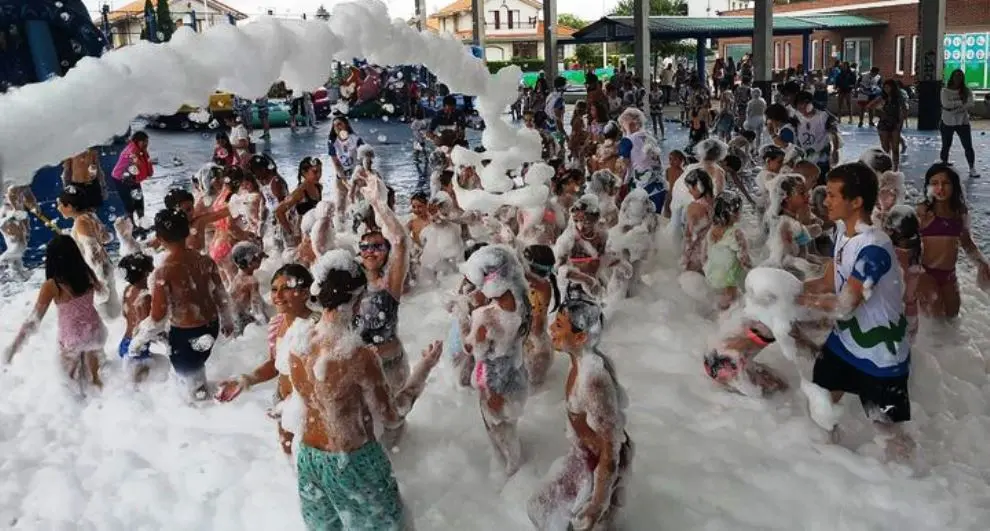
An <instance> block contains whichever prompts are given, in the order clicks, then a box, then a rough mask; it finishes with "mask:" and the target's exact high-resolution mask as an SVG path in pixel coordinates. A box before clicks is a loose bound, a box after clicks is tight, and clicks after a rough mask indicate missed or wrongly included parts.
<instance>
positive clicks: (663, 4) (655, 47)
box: [611, 0, 695, 57]
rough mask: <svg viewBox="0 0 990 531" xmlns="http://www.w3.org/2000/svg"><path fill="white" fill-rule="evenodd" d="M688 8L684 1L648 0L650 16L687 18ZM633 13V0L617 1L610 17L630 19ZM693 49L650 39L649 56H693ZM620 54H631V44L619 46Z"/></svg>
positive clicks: (690, 46)
mask: <svg viewBox="0 0 990 531" xmlns="http://www.w3.org/2000/svg"><path fill="white" fill-rule="evenodd" d="M687 9H688V6H687V2H685V1H684V0H650V16H687V13H688V11H687ZM634 12H635V0H619V3H618V4H616V5H615V9H613V10H612V13H611V14H612V15H615V16H622V17H631V16H633V14H634ZM694 50H695V47H694V46H693V45H690V44H684V43H682V42H681V41H660V40H657V39H650V55H654V56H657V55H658V56H660V57H671V56H681V55H687V56H693V55H694ZM619 52H620V53H624V54H627V53H633V45H632V43H622V44H621V45H619Z"/></svg>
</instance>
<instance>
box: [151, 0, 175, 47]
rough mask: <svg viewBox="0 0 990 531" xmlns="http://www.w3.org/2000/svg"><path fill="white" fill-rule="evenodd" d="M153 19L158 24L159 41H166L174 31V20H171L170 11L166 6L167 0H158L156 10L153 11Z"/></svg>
mask: <svg viewBox="0 0 990 531" xmlns="http://www.w3.org/2000/svg"><path fill="white" fill-rule="evenodd" d="M155 19H156V20H155V21H156V25H157V26H158V35H159V37H160V38H159V40H160V41H161V42H168V40H169V39H171V38H172V34H173V33H175V21H174V20H172V12H171V10H169V8H168V0H158V10H157V11H156V12H155Z"/></svg>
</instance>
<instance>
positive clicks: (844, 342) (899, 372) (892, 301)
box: [825, 221, 911, 378]
mask: <svg viewBox="0 0 990 531" xmlns="http://www.w3.org/2000/svg"><path fill="white" fill-rule="evenodd" d="M835 228H836V235H835V238H836V240H835V254H834V260H835V261H834V265H835V274H834V281H835V292H836V293H841V291H842V289H843V288H844V287H845V285H846V282H847V281H848V280H849V278H850V277H851V278H856V279H858V280H860V281H862V282H863V286H864V292H863V297H864V298H863V301H862V302H860V304H859V306H858V307H857V308H856V310H855V311H853V313H852V315H851V316H849V317H848V318H845V319H838V320H837V321H836V323H835V325H834V326H833V327H832V333H830V334H829V336H828V340H827V341H826V342H825V346H826V347H827V348H828V349H829V350H830V351H832V352H833V353H835V354H836V355H838V356H839V357H840V358H842V359H844V360H845V361H846V362H848V363H849V364H850V365H852V366H853V367H855V368H856V369H858V370H860V371H862V372H864V373H866V374H868V375H871V376H875V377H879V378H892V377H898V376H905V375H907V374H908V372H909V369H910V363H909V360H910V349H911V344H910V342H909V341H908V339H907V328H908V323H907V318H906V317H905V316H904V300H903V298H902V293H901V286H902V278H901V268H900V267H899V266H898V262H897V255H896V254H895V253H894V245H893V243H891V241H890V238H889V237H888V236H887V234H886V233H884V232H883V231H882V230H880V229H879V228H876V227H873V226H864V225H860V226H858V227H857V231H856V235H855V236H853V237H851V238H850V237H849V236H846V227H845V224H844V223H843V222H842V221H839V222H838V223H836V227H835Z"/></svg>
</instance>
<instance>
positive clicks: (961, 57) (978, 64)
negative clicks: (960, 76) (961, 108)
mask: <svg viewBox="0 0 990 531" xmlns="http://www.w3.org/2000/svg"><path fill="white" fill-rule="evenodd" d="M942 45H943V47H944V49H945V51H944V52H943V56H942V57H943V61H944V70H943V71H942V79H944V80H946V81H948V79H949V76H950V75H952V71H953V70H956V69H957V68H958V69H960V70H962V71H963V73H965V74H966V85H967V86H968V87H969V88H971V89H977V90H980V89H988V88H990V33H961V34H960V33H957V34H946V35H945V38H944V39H943V41H942Z"/></svg>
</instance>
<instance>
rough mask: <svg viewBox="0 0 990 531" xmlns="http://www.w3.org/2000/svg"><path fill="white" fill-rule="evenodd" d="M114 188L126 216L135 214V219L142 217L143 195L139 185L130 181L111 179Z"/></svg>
mask: <svg viewBox="0 0 990 531" xmlns="http://www.w3.org/2000/svg"><path fill="white" fill-rule="evenodd" d="M113 183H114V187H115V188H116V189H117V195H118V196H119V197H120V202H121V203H123V205H124V210H125V211H127V215H128V216H130V215H132V214H137V217H139V218H143V217H144V193H143V192H142V191H141V184H140V183H137V182H135V181H134V180H132V179H127V180H126V181H125V180H120V179H113Z"/></svg>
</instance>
